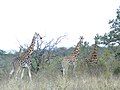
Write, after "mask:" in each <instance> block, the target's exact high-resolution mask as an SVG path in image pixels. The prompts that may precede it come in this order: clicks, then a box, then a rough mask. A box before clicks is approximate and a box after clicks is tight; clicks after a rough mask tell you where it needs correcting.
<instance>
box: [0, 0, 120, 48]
mask: <svg viewBox="0 0 120 90" xmlns="http://www.w3.org/2000/svg"><path fill="white" fill-rule="evenodd" d="M119 5H120V1H119V0H0V42H1V43H0V49H3V50H14V49H15V50H18V49H19V43H18V41H19V42H20V44H21V45H24V44H27V45H29V44H30V42H31V39H32V36H33V34H34V32H38V33H40V35H41V36H45V37H44V38H43V40H44V41H45V42H46V41H49V40H51V39H52V38H54V39H56V38H57V37H59V36H62V35H67V36H66V37H65V39H63V40H62V42H61V43H60V44H58V46H65V47H71V46H74V45H76V43H77V42H78V38H79V36H80V35H82V36H84V38H85V40H86V41H88V42H90V43H91V44H92V43H94V40H93V38H94V36H95V35H96V34H97V33H98V34H100V35H103V34H104V33H105V32H106V33H107V32H109V31H110V29H109V25H108V21H109V20H110V19H113V18H115V16H116V9H117V8H118V7H119ZM17 40H18V41H17Z"/></svg>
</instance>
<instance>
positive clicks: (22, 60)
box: [10, 32, 42, 80]
mask: <svg viewBox="0 0 120 90" xmlns="http://www.w3.org/2000/svg"><path fill="white" fill-rule="evenodd" d="M37 39H42V37H41V36H40V35H39V34H38V33H36V32H35V34H34V36H33V39H32V42H31V44H30V46H29V47H28V48H27V49H26V51H24V52H22V53H20V54H19V56H17V57H16V58H14V60H13V62H12V65H13V69H12V70H11V72H10V75H12V74H13V73H15V74H16V76H17V74H18V73H21V79H22V78H23V76H24V70H25V68H27V69H28V75H29V78H30V80H32V78H31V70H30V66H31V59H30V57H31V54H32V53H33V51H34V46H35V43H36V40H37ZM21 71H22V72H21Z"/></svg>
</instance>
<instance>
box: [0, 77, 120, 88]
mask: <svg viewBox="0 0 120 90" xmlns="http://www.w3.org/2000/svg"><path fill="white" fill-rule="evenodd" d="M0 90H120V78H117V79H116V78H114V77H111V78H109V79H105V78H104V77H102V76H101V77H89V76H85V75H84V76H80V77H77V78H64V77H62V76H59V75H58V76H56V77H53V76H50V75H49V76H45V75H43V76H39V77H37V78H34V79H33V81H31V82H28V80H15V79H11V80H9V82H7V81H4V82H1V85H0Z"/></svg>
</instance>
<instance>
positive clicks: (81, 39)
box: [79, 36, 84, 44]
mask: <svg viewBox="0 0 120 90" xmlns="http://www.w3.org/2000/svg"><path fill="white" fill-rule="evenodd" d="M79 39H80V41H79V43H80V44H81V43H83V39H84V38H83V36H80V38H79Z"/></svg>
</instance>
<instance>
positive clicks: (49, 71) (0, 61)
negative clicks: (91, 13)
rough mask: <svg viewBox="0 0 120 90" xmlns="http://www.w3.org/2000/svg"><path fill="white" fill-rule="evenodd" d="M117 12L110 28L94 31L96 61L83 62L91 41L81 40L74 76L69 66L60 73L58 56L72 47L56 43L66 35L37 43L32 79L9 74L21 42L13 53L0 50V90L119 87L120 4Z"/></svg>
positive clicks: (113, 89)
mask: <svg viewBox="0 0 120 90" xmlns="http://www.w3.org/2000/svg"><path fill="white" fill-rule="evenodd" d="M116 14H117V15H116V18H115V19H113V20H110V21H109V24H110V29H111V30H110V32H109V33H105V34H104V35H99V34H96V36H95V38H94V39H95V41H97V44H98V63H97V64H96V65H89V64H87V63H86V61H85V58H87V57H88V55H89V54H90V52H91V50H92V45H89V42H87V41H84V42H83V44H82V46H81V48H80V54H79V57H78V62H77V68H76V73H77V77H73V76H72V66H70V67H69V70H68V76H67V77H63V76H62V67H61V60H62V59H63V57H64V56H67V55H70V53H71V52H72V51H73V49H74V47H70V48H66V47H57V45H58V44H59V43H60V41H61V40H62V39H64V38H65V36H61V37H59V38H57V40H56V41H55V40H51V41H50V42H41V43H38V44H37V49H36V50H35V51H34V53H33V54H32V57H31V59H32V66H31V71H32V78H33V80H32V81H31V82H30V81H29V78H28V75H27V72H25V74H26V75H25V77H24V78H23V80H16V79H15V78H14V77H12V78H8V75H9V72H10V70H11V68H12V65H11V62H12V60H13V58H14V57H16V56H17V55H19V54H20V53H21V52H22V51H24V50H26V48H25V47H23V46H20V51H19V52H17V51H15V52H14V53H11V52H9V53H8V52H6V51H3V50H0V90H120V8H118V9H117V12H116ZM43 43H45V44H44V45H43Z"/></svg>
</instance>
